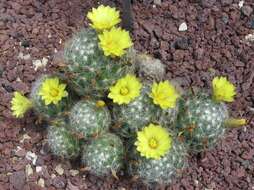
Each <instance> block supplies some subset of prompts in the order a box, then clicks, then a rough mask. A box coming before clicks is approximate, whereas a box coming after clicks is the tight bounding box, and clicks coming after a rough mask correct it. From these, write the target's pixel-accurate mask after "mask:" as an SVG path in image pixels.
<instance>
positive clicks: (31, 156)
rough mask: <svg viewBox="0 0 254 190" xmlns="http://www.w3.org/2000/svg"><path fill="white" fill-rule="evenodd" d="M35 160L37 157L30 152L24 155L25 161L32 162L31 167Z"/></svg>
mask: <svg viewBox="0 0 254 190" xmlns="http://www.w3.org/2000/svg"><path fill="white" fill-rule="evenodd" d="M37 158H38V156H37V155H36V154H35V153H33V152H31V151H28V152H27V153H26V159H27V160H30V161H32V163H33V165H35V163H36V160H37Z"/></svg>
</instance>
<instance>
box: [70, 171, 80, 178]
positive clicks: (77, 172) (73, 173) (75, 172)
mask: <svg viewBox="0 0 254 190" xmlns="http://www.w3.org/2000/svg"><path fill="white" fill-rule="evenodd" d="M70 174H71V176H73V177H74V176H76V175H78V174H79V171H78V170H70Z"/></svg>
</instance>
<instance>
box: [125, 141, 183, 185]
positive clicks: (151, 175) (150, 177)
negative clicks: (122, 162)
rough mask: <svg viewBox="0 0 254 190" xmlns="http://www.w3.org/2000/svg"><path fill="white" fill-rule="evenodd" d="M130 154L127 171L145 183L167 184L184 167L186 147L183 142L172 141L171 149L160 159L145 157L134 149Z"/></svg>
mask: <svg viewBox="0 0 254 190" xmlns="http://www.w3.org/2000/svg"><path fill="white" fill-rule="evenodd" d="M133 152H134V153H133V154H130V155H131V156H130V161H129V168H128V172H129V174H130V175H131V176H135V177H138V178H140V179H141V180H142V181H143V182H144V183H146V184H153V183H159V184H169V183H171V181H172V179H173V178H174V177H175V176H177V174H178V172H179V171H180V170H182V169H184V167H186V165H187V164H186V156H187V149H186V147H185V146H184V144H183V143H181V142H179V141H173V142H172V146H171V149H170V150H169V151H168V152H167V153H166V155H164V156H163V157H161V158H160V159H147V158H145V157H142V156H140V154H139V153H138V152H137V151H136V149H135V150H134V151H133Z"/></svg>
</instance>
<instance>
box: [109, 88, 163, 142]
mask: <svg viewBox="0 0 254 190" xmlns="http://www.w3.org/2000/svg"><path fill="white" fill-rule="evenodd" d="M148 93H149V88H148V87H143V89H142V91H141V93H140V96H139V97H137V98H136V99H135V100H133V101H132V102H130V103H129V104H127V105H115V107H114V108H113V115H114V121H115V123H116V125H115V127H114V128H113V129H114V130H115V131H116V132H117V133H119V134H120V135H121V136H124V137H130V136H132V135H133V133H135V132H136V131H137V130H139V129H142V128H143V127H144V126H146V125H148V124H149V123H150V122H152V121H153V120H155V119H156V116H157V113H158V110H159V109H158V107H157V106H156V105H154V104H153V103H152V100H151V98H150V97H149V96H148Z"/></svg>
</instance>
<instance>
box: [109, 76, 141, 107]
mask: <svg viewBox="0 0 254 190" xmlns="http://www.w3.org/2000/svg"><path fill="white" fill-rule="evenodd" d="M141 87H142V84H141V83H140V82H139V80H138V79H137V78H136V77H135V76H133V75H126V76H125V77H124V78H121V79H119V80H118V81H117V83H116V84H115V85H114V86H112V87H110V93H109V95H108V97H109V98H111V99H113V102H115V103H118V104H120V105H121V104H128V103H129V102H130V101H132V100H133V99H135V98H136V97H138V96H139V95H140V89H141Z"/></svg>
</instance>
